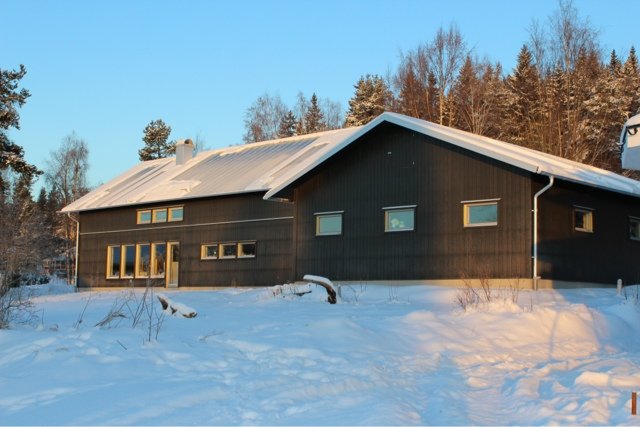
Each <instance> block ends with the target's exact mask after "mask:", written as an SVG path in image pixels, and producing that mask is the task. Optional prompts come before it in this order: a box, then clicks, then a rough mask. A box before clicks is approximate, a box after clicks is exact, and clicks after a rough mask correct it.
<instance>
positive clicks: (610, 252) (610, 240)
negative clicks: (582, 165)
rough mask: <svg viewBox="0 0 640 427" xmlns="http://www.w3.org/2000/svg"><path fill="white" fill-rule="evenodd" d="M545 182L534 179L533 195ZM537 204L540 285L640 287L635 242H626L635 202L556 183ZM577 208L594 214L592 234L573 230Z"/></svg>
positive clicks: (638, 208) (639, 205)
mask: <svg viewBox="0 0 640 427" xmlns="http://www.w3.org/2000/svg"><path fill="white" fill-rule="evenodd" d="M547 182H548V180H547V179H546V178H543V177H537V178H536V182H535V185H534V188H533V190H535V191H537V189H540V188H542V186H544V185H546V184H547ZM539 201H540V203H539V220H540V226H539V230H540V231H539V239H540V243H539V249H538V253H539V272H538V273H539V275H540V276H541V277H542V278H543V279H554V280H570V281H586V282H596V283H610V284H612V285H613V284H615V283H616V280H617V279H623V280H624V282H625V283H627V284H629V283H639V282H640V261H639V260H640V242H638V241H634V240H631V239H630V238H629V216H635V217H640V201H639V200H638V199H637V198H634V197H629V196H624V195H621V194H618V193H613V192H610V191H604V190H599V189H596V188H591V187H586V186H584V185H580V184H574V183H570V182H566V181H562V180H556V182H555V184H554V186H553V187H552V188H551V189H550V190H549V191H547V192H546V193H544V194H543V195H542V196H541V197H540V199H539ZM576 205H577V206H582V207H588V208H592V209H593V233H586V232H581V231H576V230H575V227H574V220H573V210H574V206H576Z"/></svg>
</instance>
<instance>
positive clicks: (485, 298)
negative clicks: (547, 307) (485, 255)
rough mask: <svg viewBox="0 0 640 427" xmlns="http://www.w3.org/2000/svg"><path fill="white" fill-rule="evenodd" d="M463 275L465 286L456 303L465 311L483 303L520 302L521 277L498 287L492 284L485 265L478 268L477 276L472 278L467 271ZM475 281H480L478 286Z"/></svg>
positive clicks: (459, 292)
mask: <svg viewBox="0 0 640 427" xmlns="http://www.w3.org/2000/svg"><path fill="white" fill-rule="evenodd" d="M461 276H462V282H463V284H464V286H462V287H461V288H460V289H459V290H458V293H457V294H456V297H455V303H456V304H457V305H458V306H460V308H462V309H463V310H464V311H467V310H468V309H470V308H476V307H478V306H481V305H488V304H491V303H492V302H495V301H502V302H505V303H506V302H509V303H511V304H518V297H519V295H520V279H519V278H517V279H515V282H510V283H509V285H508V286H506V287H499V288H496V287H494V286H493V285H492V284H491V279H490V277H491V276H490V273H489V271H488V269H486V268H484V267H481V268H479V269H478V273H477V274H476V275H475V278H470V277H469V275H467V274H466V273H462V274H461ZM474 281H477V282H478V286H474ZM532 301H533V300H532ZM531 310H533V302H531Z"/></svg>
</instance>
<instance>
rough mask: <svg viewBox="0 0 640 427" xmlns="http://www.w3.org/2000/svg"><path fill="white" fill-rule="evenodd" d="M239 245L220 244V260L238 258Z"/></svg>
mask: <svg viewBox="0 0 640 427" xmlns="http://www.w3.org/2000/svg"><path fill="white" fill-rule="evenodd" d="M236 252H237V245H236V244H235V243H220V259H231V258H235V257H236Z"/></svg>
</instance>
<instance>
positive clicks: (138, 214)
mask: <svg viewBox="0 0 640 427" xmlns="http://www.w3.org/2000/svg"><path fill="white" fill-rule="evenodd" d="M145 213H147V214H149V219H148V220H143V219H142V215H144V214H145ZM152 218H153V214H152V213H151V209H140V210H138V211H136V224H151V219H152Z"/></svg>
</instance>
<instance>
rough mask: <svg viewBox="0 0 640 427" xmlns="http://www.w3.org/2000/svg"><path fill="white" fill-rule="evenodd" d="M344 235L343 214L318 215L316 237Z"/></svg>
mask: <svg viewBox="0 0 640 427" xmlns="http://www.w3.org/2000/svg"><path fill="white" fill-rule="evenodd" d="M339 234H342V213H331V214H316V236H336V235H339Z"/></svg>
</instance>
